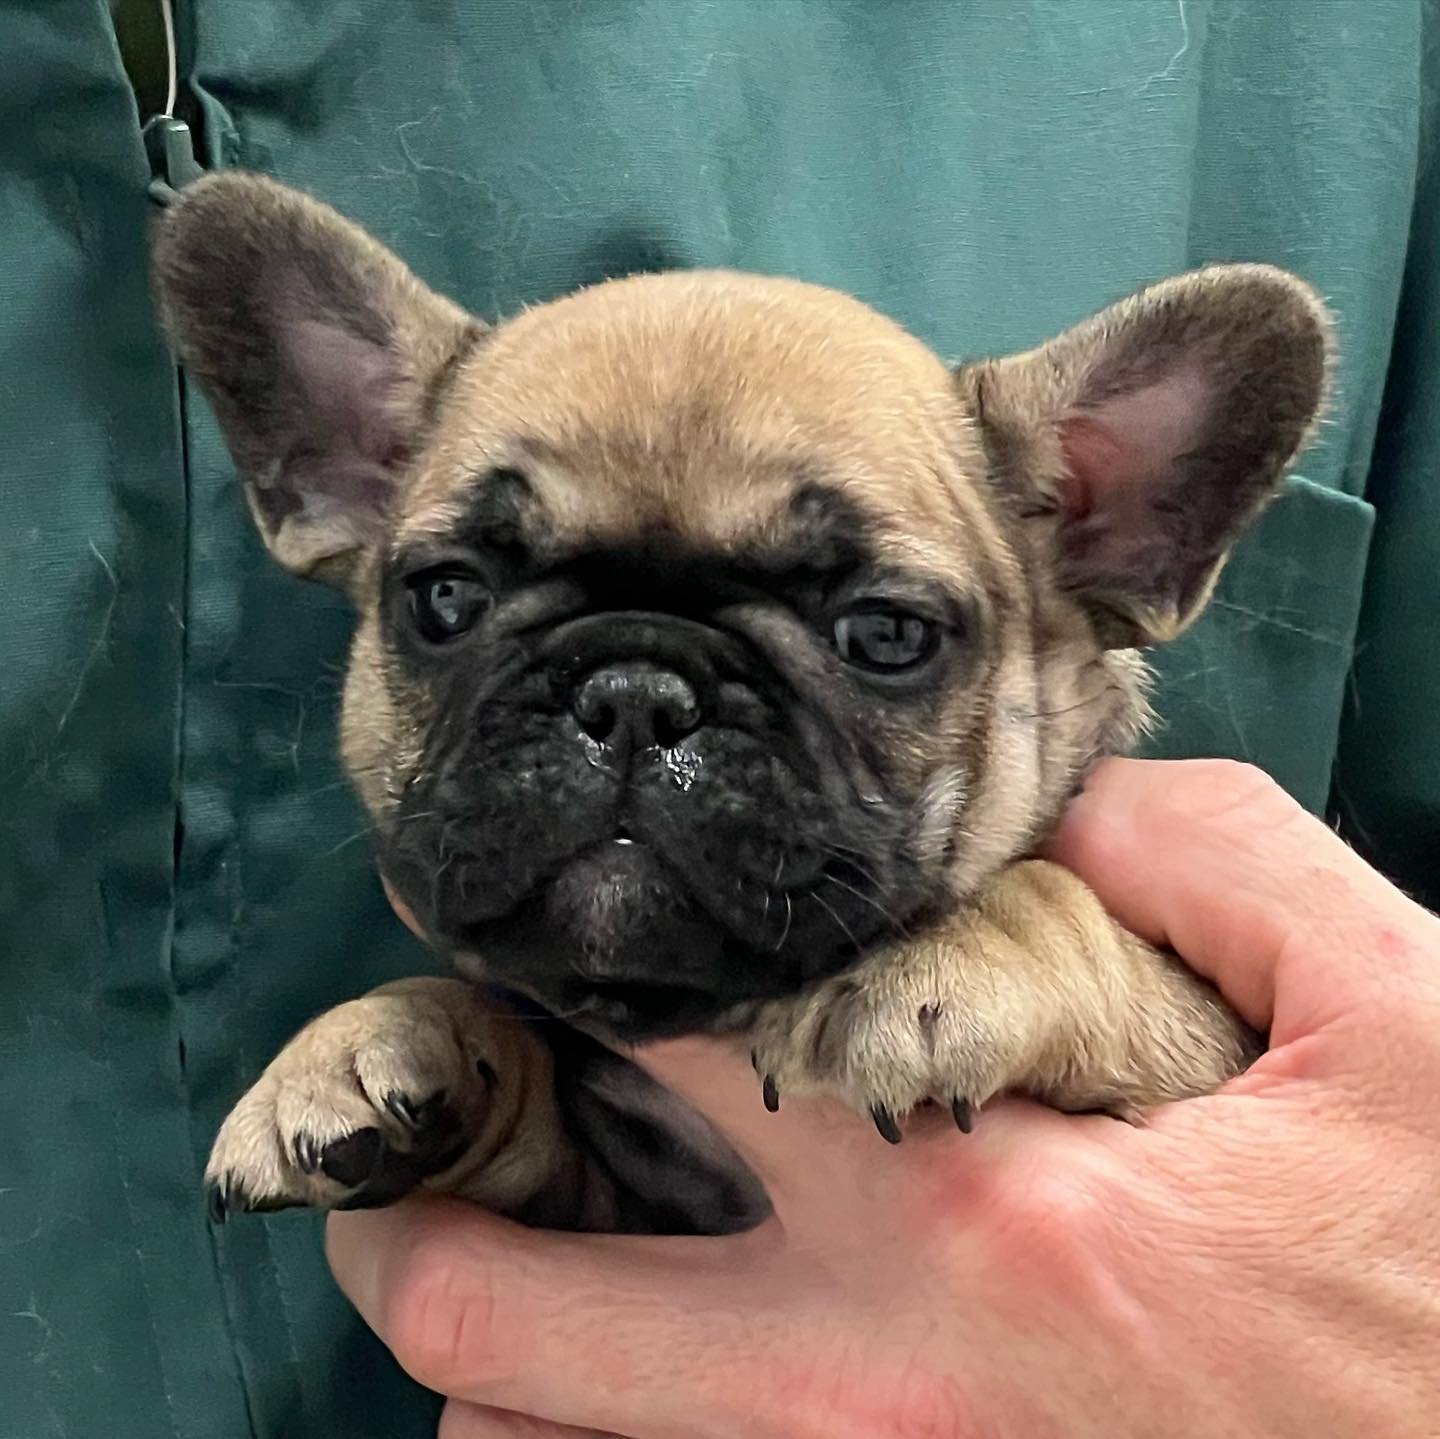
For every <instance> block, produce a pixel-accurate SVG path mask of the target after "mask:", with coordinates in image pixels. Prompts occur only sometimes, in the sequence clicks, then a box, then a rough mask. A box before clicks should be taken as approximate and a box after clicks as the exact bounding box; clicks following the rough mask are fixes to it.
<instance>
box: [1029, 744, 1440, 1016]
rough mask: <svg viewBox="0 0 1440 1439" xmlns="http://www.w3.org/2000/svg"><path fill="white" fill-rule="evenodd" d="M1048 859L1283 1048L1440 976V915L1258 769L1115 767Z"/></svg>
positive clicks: (1090, 789)
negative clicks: (1172, 955)
mask: <svg viewBox="0 0 1440 1439" xmlns="http://www.w3.org/2000/svg"><path fill="white" fill-rule="evenodd" d="M1047 853H1048V854H1049V856H1050V857H1051V858H1052V859H1055V860H1057V861H1058V862H1060V863H1061V864H1064V865H1065V866H1066V867H1067V868H1069V869H1072V870H1074V871H1075V873H1077V874H1078V875H1079V876H1080V877H1081V878H1082V879H1084V880H1085V881H1086V882H1087V883H1088V884H1089V885H1090V886H1091V887H1092V888H1093V889H1094V890H1095V892H1096V893H1097V894H1098V895H1099V897H1100V899H1101V900H1102V901H1103V902H1104V904H1105V905H1106V907H1107V908H1108V909H1109V910H1110V912H1111V913H1112V914H1114V915H1115V917H1116V918H1117V919H1118V920H1119V921H1120V922H1121V923H1122V924H1124V925H1125V926H1126V927H1127V928H1129V929H1131V930H1133V931H1134V932H1135V933H1137V934H1140V935H1143V936H1144V937H1146V938H1147V939H1150V940H1152V941H1154V942H1155V943H1158V944H1168V945H1170V946H1171V947H1173V948H1174V949H1175V950H1176V951H1177V952H1178V953H1179V954H1180V955H1181V956H1182V957H1183V958H1184V959H1185V960H1186V962H1187V963H1189V964H1190V965H1191V966H1192V967H1193V968H1195V969H1196V970H1198V971H1199V972H1200V973H1202V974H1204V975H1206V976H1207V977H1208V978H1210V979H1212V980H1214V981H1215V983H1216V984H1217V985H1218V986H1219V987H1220V989H1221V991H1222V992H1223V993H1224V994H1225V996H1226V998H1227V999H1229V1000H1230V1002H1231V1003H1232V1004H1233V1005H1235V1007H1236V1008H1237V1009H1238V1010H1239V1011H1240V1013H1241V1014H1243V1015H1244V1016H1245V1018H1246V1019H1248V1020H1249V1021H1250V1022H1251V1023H1252V1024H1254V1025H1256V1026H1257V1027H1259V1028H1261V1029H1264V1028H1269V1027H1271V1026H1272V1025H1273V1037H1274V1039H1275V1041H1276V1042H1277V1043H1283V1042H1285V1041H1287V1040H1289V1039H1292V1038H1295V1037H1296V1036H1298V1035H1300V1034H1305V1033H1309V1032H1312V1031H1314V1030H1316V1029H1318V1028H1320V1027H1321V1026H1323V1025H1324V1024H1326V1023H1327V1022H1329V1021H1331V1020H1333V1019H1336V1018H1339V1017H1341V1016H1343V1015H1347V1014H1351V1013H1353V1012H1355V1011H1356V1010H1357V1008H1363V1009H1365V1010H1366V1011H1367V1012H1374V1011H1375V1010H1376V1009H1377V1007H1378V1008H1380V1009H1384V1008H1386V1007H1387V1005H1386V1003H1385V1001H1386V1000H1387V998H1388V999H1391V1000H1394V1001H1396V1002H1398V1003H1404V1002H1405V1000H1406V998H1407V997H1408V996H1411V995H1413V992H1414V987H1415V986H1416V985H1417V984H1421V985H1424V984H1433V983H1436V982H1437V974H1440V970H1437V965H1436V960H1437V958H1440V955H1437V953H1436V948H1437V938H1436V936H1437V933H1440V926H1437V923H1436V921H1435V919H1434V917H1433V916H1431V915H1428V914H1426V912H1425V911H1424V910H1422V909H1421V908H1420V907H1419V906H1418V905H1416V904H1414V903H1412V902H1411V901H1410V900H1408V899H1406V898H1405V896H1404V895H1402V894H1401V893H1400V892H1399V891H1398V890H1396V889H1395V888H1394V887H1393V886H1392V885H1390V884H1389V883H1387V881H1386V880H1384V879H1383V878H1382V877H1381V876H1380V875H1379V874H1377V873H1376V872H1375V871H1374V870H1372V869H1371V868H1370V867H1369V866H1368V865H1366V864H1365V863H1364V861H1363V860H1361V859H1360V858H1359V857H1358V856H1357V855H1355V854H1354V853H1353V852H1352V851H1351V850H1350V849H1349V848H1348V847H1347V846H1346V845H1345V844H1344V842H1343V841H1342V840H1340V839H1339V838H1338V837H1337V836H1336V835H1335V834H1333V833H1332V832H1331V831H1330V830H1329V829H1327V828H1326V826H1325V825H1324V824H1322V823H1321V822H1320V821H1319V820H1318V819H1315V818H1314V817H1313V816H1311V815H1309V814H1307V813H1306V812H1305V811H1304V810H1303V809H1302V808H1301V807H1300V806H1299V805H1298V804H1297V803H1296V802H1295V801H1294V800H1293V799H1291V798H1290V797H1289V796H1288V795H1287V794H1285V792H1284V791H1283V790H1282V789H1280V787H1279V786H1278V785H1277V784H1275V783H1274V781H1272V780H1270V779H1269V778H1268V777H1267V776H1266V775H1264V774H1263V773H1262V772H1261V771H1260V770H1257V769H1253V768H1251V767H1250V766H1247V765H1240V764H1232V763H1229V762H1225V761H1207V760H1192V761H1171V762H1164V761H1144V760H1110V761H1107V762H1106V763H1105V764H1103V765H1101V766H1100V767H1099V768H1098V769H1097V770H1096V771H1095V773H1094V774H1093V776H1092V777H1091V779H1090V780H1089V782H1088V783H1087V784H1086V786H1085V789H1084V791H1083V792H1082V793H1081V795H1080V796H1079V797H1078V798H1077V799H1076V800H1075V801H1074V803H1073V804H1072V806H1071V808H1070V810H1069V812H1068V813H1067V814H1066V816H1065V818H1064V820H1063V821H1062V823H1061V825H1060V828H1059V831H1058V832H1057V834H1056V835H1055V837H1054V839H1053V841H1052V842H1051V843H1050V845H1049V846H1048V847H1047Z"/></svg>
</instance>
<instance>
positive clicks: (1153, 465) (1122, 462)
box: [1060, 371, 1207, 519]
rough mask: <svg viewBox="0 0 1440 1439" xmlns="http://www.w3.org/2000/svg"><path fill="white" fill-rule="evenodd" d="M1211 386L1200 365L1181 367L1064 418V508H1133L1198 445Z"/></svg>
mask: <svg viewBox="0 0 1440 1439" xmlns="http://www.w3.org/2000/svg"><path fill="white" fill-rule="evenodd" d="M1206 400H1207V392H1206V386H1205V383H1204V381H1203V380H1202V379H1201V378H1200V375H1199V374H1198V373H1196V372H1195V371H1180V372H1178V373H1176V374H1173V375H1167V376H1166V377H1165V378H1164V379H1163V380H1160V381H1158V382H1157V383H1155V384H1153V385H1146V386H1145V387H1144V388H1143V389H1139V390H1131V391H1129V392H1127V393H1124V394H1119V395H1114V396H1112V397H1111V398H1109V399H1107V400H1104V401H1102V402H1101V403H1100V404H1098V405H1089V406H1086V407H1085V408H1084V409H1082V410H1077V411H1075V412H1072V413H1071V414H1070V415H1068V416H1067V417H1066V418H1065V419H1064V420H1062V421H1061V422H1060V448H1061V451H1062V453H1063V454H1064V456H1065V469H1066V484H1065V494H1064V496H1063V498H1064V503H1065V512H1066V514H1067V515H1068V516H1069V517H1070V518H1071V519H1084V518H1085V517H1087V516H1088V515H1090V514H1092V513H1093V512H1094V511H1096V510H1106V509H1109V510H1114V511H1117V512H1120V513H1125V512H1129V513H1130V514H1132V515H1133V514H1135V513H1136V512H1137V511H1138V510H1140V509H1141V508H1143V507H1144V506H1145V505H1146V504H1147V502H1148V500H1149V491H1150V489H1151V488H1152V487H1153V486H1156V485H1160V484H1163V483H1164V481H1165V480H1166V479H1167V477H1169V475H1170V473H1171V470H1172V467H1173V465H1174V463H1175V461H1176V460H1177V459H1178V458H1179V457H1180V456H1181V455H1183V454H1185V453H1186V452H1187V451H1188V450H1189V449H1190V448H1191V447H1192V446H1193V445H1194V443H1195V441H1196V439H1197V437H1198V436H1199V433H1200V430H1201V427H1202V425H1203V422H1204V415H1205V405H1206Z"/></svg>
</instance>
